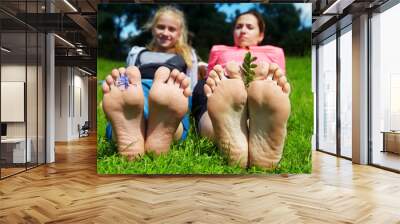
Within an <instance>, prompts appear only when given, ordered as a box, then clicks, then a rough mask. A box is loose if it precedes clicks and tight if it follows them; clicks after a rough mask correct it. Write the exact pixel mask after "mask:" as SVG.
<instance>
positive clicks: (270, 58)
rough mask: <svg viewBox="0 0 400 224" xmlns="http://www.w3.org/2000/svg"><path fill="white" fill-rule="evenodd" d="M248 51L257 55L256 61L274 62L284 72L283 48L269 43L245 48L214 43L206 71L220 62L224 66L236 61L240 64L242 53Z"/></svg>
mask: <svg viewBox="0 0 400 224" xmlns="http://www.w3.org/2000/svg"><path fill="white" fill-rule="evenodd" d="M247 51H250V53H251V55H252V56H253V57H254V56H255V57H257V60H256V62H257V61H265V62H268V63H276V64H278V65H279V67H280V68H281V69H282V70H283V72H284V73H285V74H286V67H285V55H284V53H283V49H282V48H279V47H274V46H271V45H265V46H252V47H250V48H249V50H247V49H243V48H239V47H230V46H225V45H214V46H213V47H212V48H211V53H210V58H209V60H208V69H207V76H208V73H209V72H210V71H211V70H212V68H214V66H215V65H217V64H220V65H222V67H224V68H225V65H226V63H228V62H230V61H236V62H239V63H240V64H241V63H243V59H244V55H245V54H246V53H247Z"/></svg>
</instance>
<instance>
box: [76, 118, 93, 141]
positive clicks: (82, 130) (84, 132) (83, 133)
mask: <svg viewBox="0 0 400 224" xmlns="http://www.w3.org/2000/svg"><path fill="white" fill-rule="evenodd" d="M89 129H90V125H89V121H85V123H84V124H83V125H82V127H81V126H80V125H79V124H78V132H79V138H80V137H87V136H89Z"/></svg>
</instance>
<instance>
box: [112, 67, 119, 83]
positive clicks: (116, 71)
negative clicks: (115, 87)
mask: <svg viewBox="0 0 400 224" xmlns="http://www.w3.org/2000/svg"><path fill="white" fill-rule="evenodd" d="M111 76H112V78H113V79H114V81H117V80H118V78H119V76H120V74H119V71H118V69H115V68H114V69H113V70H112V71H111Z"/></svg>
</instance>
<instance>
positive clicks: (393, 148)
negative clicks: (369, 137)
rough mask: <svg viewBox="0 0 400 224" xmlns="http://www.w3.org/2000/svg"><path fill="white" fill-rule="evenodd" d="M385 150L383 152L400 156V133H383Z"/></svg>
mask: <svg viewBox="0 0 400 224" xmlns="http://www.w3.org/2000/svg"><path fill="white" fill-rule="evenodd" d="M381 133H382V134H383V150H382V152H393V153H397V154H400V131H382V132H381Z"/></svg>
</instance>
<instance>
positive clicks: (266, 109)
mask: <svg viewBox="0 0 400 224" xmlns="http://www.w3.org/2000/svg"><path fill="white" fill-rule="evenodd" d="M257 67H258V68H257V69H256V70H255V72H256V79H255V81H253V82H251V83H250V85H249V88H248V110H249V165H250V166H258V167H261V168H275V167H276V166H277V165H278V163H279V161H280V160H281V158H282V153H283V148H284V143H285V138H286V124H287V121H288V118H289V115H290V100H289V93H290V85H289V83H288V82H287V79H286V76H285V75H284V74H283V71H282V70H281V69H279V67H278V66H277V65H276V64H268V63H260V64H258V66H257Z"/></svg>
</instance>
